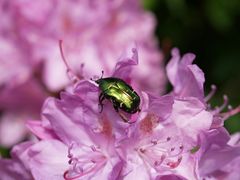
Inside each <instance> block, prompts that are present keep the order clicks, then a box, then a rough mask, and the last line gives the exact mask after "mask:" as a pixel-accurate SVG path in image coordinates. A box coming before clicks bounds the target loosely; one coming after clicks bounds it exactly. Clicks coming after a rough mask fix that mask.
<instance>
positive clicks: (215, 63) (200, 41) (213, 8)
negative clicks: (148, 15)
mask: <svg viewBox="0 0 240 180" xmlns="http://www.w3.org/2000/svg"><path fill="white" fill-rule="evenodd" d="M143 5H144V7H145V8H146V9H148V10H150V11H152V12H153V13H154V14H155V16H156V18H157V23H158V24H157V29H156V35H157V37H158V38H159V41H160V47H161V49H162V50H163V51H164V53H165V57H166V63H167V62H168V60H169V57H170V56H169V53H170V50H171V48H172V47H178V48H179V49H180V51H181V53H182V54H183V53H186V52H193V53H195V54H196V56H197V57H196V60H195V63H196V64H197V65H198V66H200V68H201V69H202V70H203V71H204V73H205V78H206V83H205V92H206V94H207V92H209V91H210V86H211V84H215V85H216V86H217V88H218V89H217V93H216V95H215V96H214V97H213V98H212V99H211V101H210V102H211V104H212V105H214V106H215V105H219V106H220V105H221V104H222V101H223V100H222V96H223V95H224V94H227V95H228V97H229V101H230V104H231V105H232V106H233V107H236V106H238V105H239V104H240V95H239V94H240V93H239V92H240V35H239V34H240V1H239V0H231V1H229V0H195V1H192V0H144V1H143ZM225 125H226V127H227V128H228V130H229V131H230V132H231V133H233V132H236V131H239V130H240V115H235V116H234V117H231V118H230V119H229V120H228V121H226V122H225Z"/></svg>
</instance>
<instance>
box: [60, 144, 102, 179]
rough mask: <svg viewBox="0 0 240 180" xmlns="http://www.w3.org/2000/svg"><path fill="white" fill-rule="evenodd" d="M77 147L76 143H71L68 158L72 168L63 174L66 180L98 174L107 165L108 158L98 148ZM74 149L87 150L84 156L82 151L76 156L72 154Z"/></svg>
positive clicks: (92, 146)
mask: <svg viewBox="0 0 240 180" xmlns="http://www.w3.org/2000/svg"><path fill="white" fill-rule="evenodd" d="M75 145H76V144H75V143H71V145H70V146H69V148H68V157H69V158H70V160H69V161H68V163H69V164H70V168H69V169H68V170H67V171H65V172H64V174H63V177H64V179H65V180H76V179H79V178H80V177H82V176H84V175H86V174H89V173H91V172H96V171H98V170H99V169H100V168H102V167H103V166H104V165H105V163H106V157H105V156H104V155H103V154H102V152H101V151H100V150H98V147H97V146H95V145H91V146H83V145H81V147H78V146H75ZM74 146H75V147H74ZM73 148H81V149H85V148H86V150H84V152H83V154H82V151H80V152H81V153H80V154H77V155H74V153H73V152H72V151H73ZM76 150H78V149H76ZM79 150H80V149H79ZM74 152H75V151H74ZM77 152H78V151H76V153H77Z"/></svg>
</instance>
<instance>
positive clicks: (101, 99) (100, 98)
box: [98, 93, 105, 113]
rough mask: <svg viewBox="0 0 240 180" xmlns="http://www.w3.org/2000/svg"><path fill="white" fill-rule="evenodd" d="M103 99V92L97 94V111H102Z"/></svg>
mask: <svg viewBox="0 0 240 180" xmlns="http://www.w3.org/2000/svg"><path fill="white" fill-rule="evenodd" d="M104 99H105V97H104V94H103V93H101V94H100V95H99V98H98V101H99V104H98V105H99V106H100V112H99V113H101V112H102V111H103V103H102V102H103V100H104Z"/></svg>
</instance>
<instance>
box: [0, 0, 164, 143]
mask: <svg viewBox="0 0 240 180" xmlns="http://www.w3.org/2000/svg"><path fill="white" fill-rule="evenodd" d="M0 16H1V26H0V49H1V52H0V64H1V66H0V72H1V74H0V112H1V114H0V145H2V146H5V147H11V146H12V145H13V144H15V143H17V142H19V141H21V140H23V139H24V138H25V137H26V133H27V132H26V128H25V125H24V122H25V120H26V119H39V118H40V117H39V114H40V109H41V106H42V103H43V102H44V99H45V98H46V97H47V96H49V95H56V94H58V92H59V91H60V90H62V89H65V88H66V86H67V85H68V84H69V79H68V77H67V75H66V73H65V71H66V67H65V65H64V63H63V62H62V61H61V56H60V52H59V47H58V41H59V39H63V40H64V52H65V55H66V57H67V59H68V64H69V66H70V67H71V69H72V70H73V71H74V73H75V74H78V76H79V77H80V78H84V79H90V78H91V77H93V76H94V75H96V74H97V73H98V72H101V71H102V70H104V74H105V75H106V76H110V75H111V73H112V72H111V71H112V69H113V68H114V65H115V63H116V60H117V58H118V57H120V56H121V55H122V51H123V50H124V49H126V48H127V47H129V46H130V44H129V43H132V42H133V43H136V44H137V45H138V49H139V51H140V55H141V59H142V61H141V63H140V64H139V66H138V68H136V69H135V70H134V71H135V72H134V73H133V77H134V83H135V84H137V85H139V87H141V89H143V90H147V91H154V92H155V93H160V92H163V91H164V84H165V75H164V71H163V69H162V63H163V62H162V59H163V57H162V53H161V51H160V50H159V49H158V46H157V42H156V40H155V38H154V36H153V34H154V28H155V19H154V17H153V15H152V14H151V13H149V12H146V11H144V10H143V8H142V7H141V5H140V3H139V1H138V0H114V1H111V0H69V1H63V0H60V1H58V0H48V1H44V2H43V1H41V0H35V1H32V0H0ZM150 71H151V72H152V73H154V76H153V77H150V76H149V72H150Z"/></svg>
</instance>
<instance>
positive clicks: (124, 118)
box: [118, 112, 129, 123]
mask: <svg viewBox="0 0 240 180" xmlns="http://www.w3.org/2000/svg"><path fill="white" fill-rule="evenodd" d="M118 114H119V116H120V117H121V118H122V120H123V121H124V122H125V123H129V120H128V118H127V117H126V116H125V115H124V114H123V113H121V112H118Z"/></svg>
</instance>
